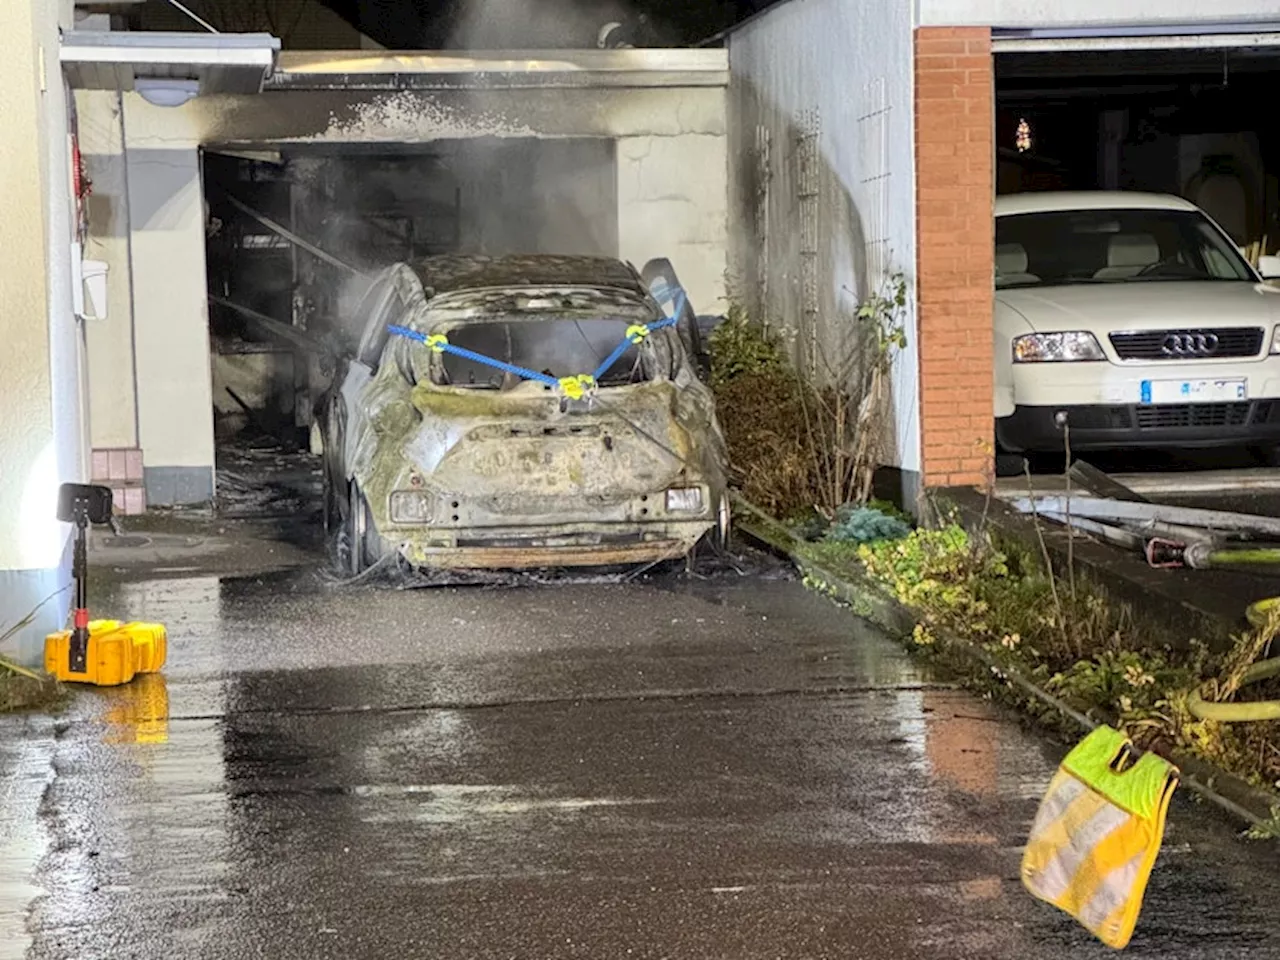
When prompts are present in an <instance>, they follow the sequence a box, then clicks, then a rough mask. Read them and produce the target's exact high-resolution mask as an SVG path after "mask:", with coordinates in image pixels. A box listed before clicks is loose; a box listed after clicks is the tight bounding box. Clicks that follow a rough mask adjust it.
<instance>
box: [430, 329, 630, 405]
mask: <svg viewBox="0 0 1280 960" xmlns="http://www.w3.org/2000/svg"><path fill="white" fill-rule="evenodd" d="M628 326H630V323H629V321H627V320H621V319H619V320H609V319H599V320H578V319H569V320H565V319H537V320H519V319H515V320H509V321H505V322H489V321H486V322H483V323H468V324H463V325H461V326H458V327H456V328H455V329H454V330H452V331H451V332H450V334H449V341H450V342H451V343H453V344H454V345H455V346H459V347H462V348H464V349H466V350H471V351H474V352H475V353H478V354H483V355H484V356H486V357H492V358H493V359H495V360H501V361H503V362H504V363H510V364H515V365H518V366H521V367H527V368H529V369H531V370H536V371H538V372H539V373H544V374H546V375H547V376H550V377H555V378H557V379H558V378H560V377H570V376H575V375H577V374H579V373H581V372H583V371H584V370H594V369H596V367H597V366H599V364H600V363H601V362H602V361H603V360H604V359H605V358H606V357H607V356H608V355H609V353H610V352H611V351H612V350H613V348H614V347H615V346H617V345H618V344H619V343H621V342H622V341H623V340H624V339H625V338H626V334H627V328H628ZM416 352H417V353H419V354H421V353H424V352H426V353H429V352H430V351H429V349H428V348H425V347H418V348H416ZM651 366H652V361H650V362H649V363H647V364H646V362H645V356H644V352H642V351H641V350H640V349H639V348H637V347H636V346H631V347H630V348H629V349H627V351H626V352H625V353H624V354H623V355H622V356H621V357H620V358H619V359H618V360H617V361H615V362H614V364H613V365H612V366H611V367H610V368H609V370H608V372H606V373H605V374H604V376H602V377H601V378H600V379H599V380H598V381H597V382H598V385H599V386H602V387H612V386H622V385H625V384H629V383H640V382H642V381H644V380H648V379H651V378H652V377H651V374H652V370H651V369H650V370H646V367H651ZM436 370H437V373H436V376H435V377H434V378H433V380H434V382H436V383H438V384H440V385H442V386H455V387H476V388H482V389H510V388H511V387H512V386H514V385H515V384H516V383H517V382H518V378H516V377H514V376H513V375H512V374H510V373H502V372H500V371H498V370H495V369H494V368H492V367H489V366H485V365H483V364H480V363H477V362H475V361H474V360H470V359H468V358H466V357H461V356H458V355H456V354H444V355H443V356H442V357H441V358H440V362H439V365H438V366H437V368H436Z"/></svg>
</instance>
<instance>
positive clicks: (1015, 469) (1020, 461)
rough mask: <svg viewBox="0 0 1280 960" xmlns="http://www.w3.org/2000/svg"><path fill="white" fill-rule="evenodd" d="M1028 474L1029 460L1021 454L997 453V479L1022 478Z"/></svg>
mask: <svg viewBox="0 0 1280 960" xmlns="http://www.w3.org/2000/svg"><path fill="white" fill-rule="evenodd" d="M1026 472H1027V458H1026V457H1024V456H1023V455H1022V454H1020V453H1004V452H997V453H996V476H997V477H1020V476H1022V475H1023V474H1024V473H1026Z"/></svg>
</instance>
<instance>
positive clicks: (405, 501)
mask: <svg viewBox="0 0 1280 960" xmlns="http://www.w3.org/2000/svg"><path fill="white" fill-rule="evenodd" d="M434 513H435V498H434V497H432V496H431V494H429V493H424V492H422V491H420V490H397V491H396V492H395V493H393V494H391V522H392V523H429V522H430V521H431V518H432V515H433V514H434Z"/></svg>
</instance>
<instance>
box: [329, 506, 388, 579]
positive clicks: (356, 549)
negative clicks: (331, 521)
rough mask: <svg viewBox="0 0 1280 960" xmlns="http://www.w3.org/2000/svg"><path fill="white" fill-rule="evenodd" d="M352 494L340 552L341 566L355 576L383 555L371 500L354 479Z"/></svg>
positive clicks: (340, 533)
mask: <svg viewBox="0 0 1280 960" xmlns="http://www.w3.org/2000/svg"><path fill="white" fill-rule="evenodd" d="M349 497H350V500H349V505H348V508H347V515H346V517H345V518H344V519H343V520H342V523H341V525H340V527H339V530H338V540H337V553H338V566H339V568H340V569H341V570H342V571H343V573H346V574H349V575H350V576H353V577H355V576H359V575H360V574H362V573H364V572H365V571H366V570H368V569H369V568H370V567H372V566H373V565H374V564H375V563H377V562H378V561H379V560H380V559H382V550H381V547H380V545H379V540H378V535H377V531H376V530H375V529H374V525H373V513H372V511H371V510H370V509H369V501H368V500H367V499H365V496H364V494H363V493H361V492H360V488H359V487H358V486H356V484H354V483H353V484H351V489H350V494H349Z"/></svg>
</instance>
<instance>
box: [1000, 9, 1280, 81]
mask: <svg viewBox="0 0 1280 960" xmlns="http://www.w3.org/2000/svg"><path fill="white" fill-rule="evenodd" d="M992 39H993V49H994V51H995V53H996V54H997V57H996V74H997V78H998V79H1000V80H1002V81H1008V80H1019V79H1038V80H1045V81H1061V80H1063V79H1064V78H1071V82H1072V83H1076V82H1078V81H1079V80H1080V79H1082V78H1090V79H1094V80H1097V81H1100V82H1101V81H1104V80H1106V79H1108V78H1110V79H1114V80H1117V81H1119V80H1125V79H1126V78H1127V79H1130V80H1132V79H1134V78H1137V77H1147V78H1159V77H1165V78H1177V79H1178V80H1180V81H1187V80H1193V79H1204V80H1211V81H1218V82H1221V81H1222V80H1223V79H1224V78H1229V77H1230V75H1231V74H1241V73H1259V72H1264V71H1272V70H1275V69H1277V68H1280V23H1248V24H1216V25H1208V24H1196V25H1195V26H1181V27H1180V26H1177V25H1171V24H1164V25H1159V26H1134V27H1107V28H1077V29H1073V30H1068V29H1059V30H1037V29H1005V30H995V31H993V34H992Z"/></svg>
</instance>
